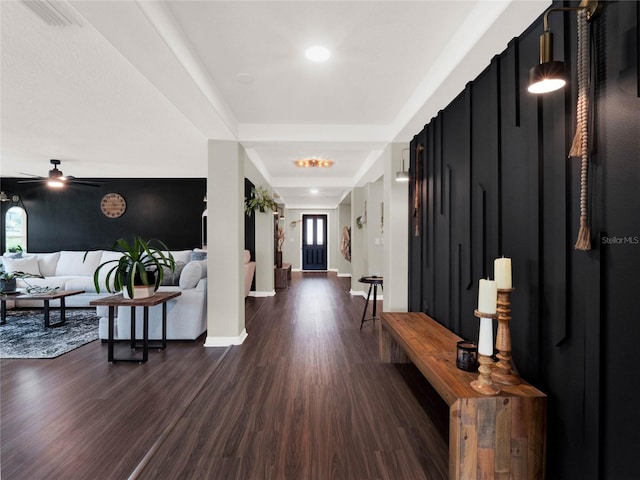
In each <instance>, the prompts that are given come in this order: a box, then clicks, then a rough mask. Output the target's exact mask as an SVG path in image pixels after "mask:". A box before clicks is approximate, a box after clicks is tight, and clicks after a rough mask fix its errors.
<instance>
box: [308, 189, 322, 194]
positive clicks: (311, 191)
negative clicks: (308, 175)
mask: <svg viewBox="0 0 640 480" xmlns="http://www.w3.org/2000/svg"><path fill="white" fill-rule="evenodd" d="M319 192H320V191H319V190H318V189H317V188H312V189H311V190H309V193H310V194H311V195H317V194H318V193H319Z"/></svg>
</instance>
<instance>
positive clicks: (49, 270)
mask: <svg viewBox="0 0 640 480" xmlns="http://www.w3.org/2000/svg"><path fill="white" fill-rule="evenodd" d="M59 258H60V252H53V253H39V254H38V267H40V273H41V274H42V276H44V277H53V276H54V275H55V274H56V266H57V265H58V259H59Z"/></svg>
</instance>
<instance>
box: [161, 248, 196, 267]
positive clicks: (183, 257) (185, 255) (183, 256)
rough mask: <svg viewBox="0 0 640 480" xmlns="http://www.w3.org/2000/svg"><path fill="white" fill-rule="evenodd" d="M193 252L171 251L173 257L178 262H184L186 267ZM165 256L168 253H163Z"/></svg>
mask: <svg viewBox="0 0 640 480" xmlns="http://www.w3.org/2000/svg"><path fill="white" fill-rule="evenodd" d="M191 252H192V250H171V255H172V256H173V259H174V260H175V261H176V262H182V263H184V264H185V265H186V264H187V263H189V262H190V261H191ZM162 253H164V254H165V255H166V254H167V252H164V251H163V252H162Z"/></svg>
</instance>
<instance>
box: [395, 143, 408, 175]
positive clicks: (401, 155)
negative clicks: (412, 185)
mask: <svg viewBox="0 0 640 480" xmlns="http://www.w3.org/2000/svg"><path fill="white" fill-rule="evenodd" d="M408 151H409V149H408V148H403V149H402V153H401V154H400V157H401V159H402V170H400V171H399V172H396V182H408V181H409V172H408V171H406V170H405V169H404V152H408Z"/></svg>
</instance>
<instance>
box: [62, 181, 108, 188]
mask: <svg viewBox="0 0 640 480" xmlns="http://www.w3.org/2000/svg"><path fill="white" fill-rule="evenodd" d="M67 183H70V184H72V185H82V186H83V187H100V186H102V184H101V183H97V182H89V181H84V180H67Z"/></svg>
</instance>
